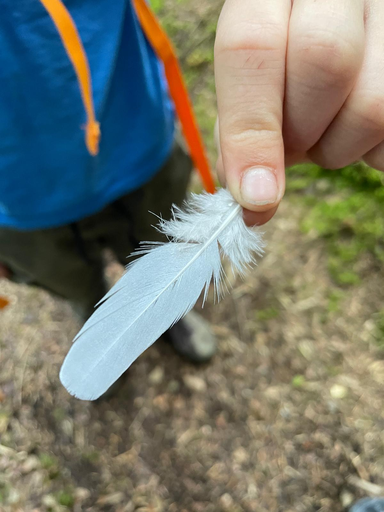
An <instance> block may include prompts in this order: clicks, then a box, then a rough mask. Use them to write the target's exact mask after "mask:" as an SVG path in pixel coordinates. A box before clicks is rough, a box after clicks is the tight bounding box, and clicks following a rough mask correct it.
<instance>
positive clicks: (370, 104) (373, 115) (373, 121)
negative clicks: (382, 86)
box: [355, 92, 384, 132]
mask: <svg viewBox="0 0 384 512" xmlns="http://www.w3.org/2000/svg"><path fill="white" fill-rule="evenodd" d="M355 104H356V106H355V114H356V116H357V119H358V122H359V125H360V127H361V129H366V130H370V131H373V132H378V131H379V132H384V92H383V93H369V92H368V93H366V94H364V95H362V96H361V97H360V98H356V101H355Z"/></svg>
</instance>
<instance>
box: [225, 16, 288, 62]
mask: <svg viewBox="0 0 384 512" xmlns="http://www.w3.org/2000/svg"><path fill="white" fill-rule="evenodd" d="M283 32H284V31H283ZM284 47H285V34H283V33H282V30H281V27H280V26H279V25H278V24H277V23H273V22H269V23H268V22H265V23H263V24H261V23H255V22H251V21H242V22H237V23H234V24H233V25H229V26H228V25H226V27H225V31H224V29H222V30H218V33H217V37H216V41H215V55H216V56H219V55H221V54H228V53H229V52H230V53H240V52H242V51H244V50H246V51H255V52H256V51H268V50H271V51H273V50H277V49H280V48H284Z"/></svg>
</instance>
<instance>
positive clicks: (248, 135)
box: [223, 124, 282, 152]
mask: <svg viewBox="0 0 384 512" xmlns="http://www.w3.org/2000/svg"><path fill="white" fill-rule="evenodd" d="M281 144H282V136H281V132H280V131H279V130H278V129H276V127H275V126H273V124H270V125H268V124H264V125H263V126H262V127H258V128H255V127H248V128H247V127H245V128H244V126H243V127H242V128H240V127H236V126H234V127H233V129H232V130H231V131H229V132H228V133H226V134H225V136H224V138H223V145H225V147H226V148H227V149H229V150H231V149H232V150H235V149H237V150H238V149H241V148H244V149H245V150H249V148H255V150H258V151H261V148H263V151H267V152H269V151H273V150H275V149H276V147H279V146H280V145H281Z"/></svg>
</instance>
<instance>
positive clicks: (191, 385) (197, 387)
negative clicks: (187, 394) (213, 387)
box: [183, 375, 207, 393]
mask: <svg viewBox="0 0 384 512" xmlns="http://www.w3.org/2000/svg"><path fill="white" fill-rule="evenodd" d="M183 381H184V384H185V385H186V386H187V388H188V389H190V390H191V391H196V393H204V392H205V391H206V390H207V384H206V383H205V381H204V380H203V379H202V378H201V377H197V376H196V375H184V377H183Z"/></svg>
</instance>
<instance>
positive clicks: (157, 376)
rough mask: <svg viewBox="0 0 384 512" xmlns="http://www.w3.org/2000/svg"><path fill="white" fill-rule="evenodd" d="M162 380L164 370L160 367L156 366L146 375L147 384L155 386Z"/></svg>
mask: <svg viewBox="0 0 384 512" xmlns="http://www.w3.org/2000/svg"><path fill="white" fill-rule="evenodd" d="M163 379H164V368H163V367H161V366H156V368H154V369H153V370H152V371H151V373H150V374H149V375H148V380H149V383H150V384H152V385H154V386H157V385H158V384H160V383H161V382H162V381H163Z"/></svg>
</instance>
